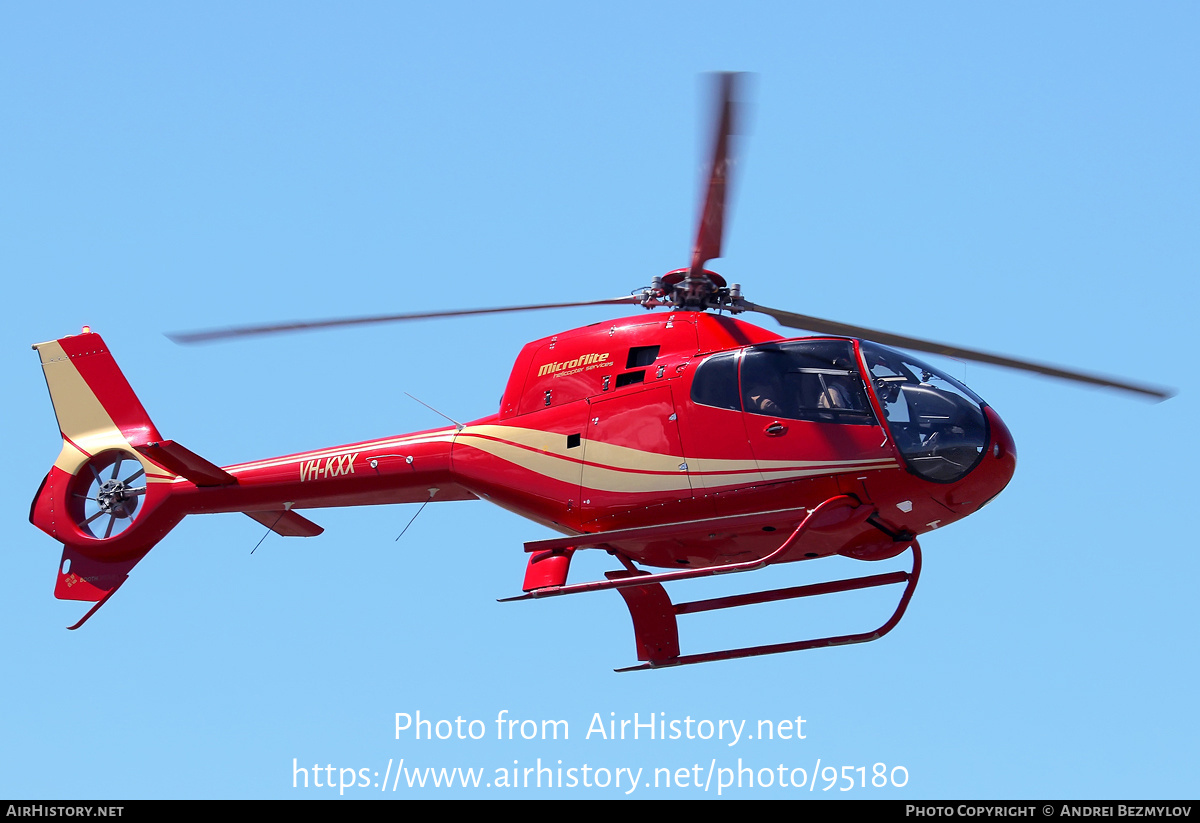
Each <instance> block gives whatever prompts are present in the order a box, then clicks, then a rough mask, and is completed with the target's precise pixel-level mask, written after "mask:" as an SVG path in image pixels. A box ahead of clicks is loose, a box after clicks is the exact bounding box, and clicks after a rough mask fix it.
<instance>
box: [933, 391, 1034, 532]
mask: <svg viewBox="0 0 1200 823" xmlns="http://www.w3.org/2000/svg"><path fill="white" fill-rule="evenodd" d="M983 413H984V414H985V415H986V416H987V423H988V442H987V445H986V446H985V447H984V449H985V450H984V454H983V458H982V459H981V460H980V461H979V463H978V464H977V465H976V466H975V468H974V469H972V470H971V472H970V473H969V474H967V476H966V477H964V478H963V479H962V480H961V481H959V482H958V483H955V484H954V485H953V487H951V488H950V489H949V490H947V493H946V497H945V503H946V504H947V505H949V506H950V507H951V508H952V509H955V510H958V511H962V512H964V513H967V512H971V511H976V510H978V509H981V508H983V507H984V506H985V505H986V504H987V503H989V502H991V500H992V498H993V497H995V496H996V495H998V494H999V493H1000V492H1002V491H1003V490H1004V487H1005V486H1007V485H1008V481H1010V480H1012V476H1013V472H1015V471H1016V468H1017V446H1016V443H1015V442H1014V441H1013V436H1012V432H1010V431H1009V430H1008V426H1006V425H1004V421H1003V420H1001V419H1000V415H998V414H996V412H995V411H994V410H993V409H992V407H991V406H984V407H983Z"/></svg>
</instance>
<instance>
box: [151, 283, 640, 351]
mask: <svg viewBox="0 0 1200 823" xmlns="http://www.w3.org/2000/svg"><path fill="white" fill-rule="evenodd" d="M640 301H641V297H640V296H635V295H627V296H625V297H614V298H612V299H609V300H583V301H577V302H574V303H541V304H536V305H531V306H503V307H499V308H492V309H456V310H453V311H425V312H414V313H412V314H380V315H374V316H371V317H342V318H337V319H332V320H308V321H303V322H298V323H273V324H267V325H261V326H230V327H228V328H224V329H209V330H207V331H191V332H175V333H168V334H167V337H168V338H170V339H171V340H173V341H175V342H176V343H181V344H189V343H211V342H213V341H216V340H231V339H233V338H235V337H258V336H262V335H267V334H282V333H284V332H293V331H309V330H312V329H332V328H339V327H342V326H368V325H372V324H375V323H399V322H402V321H405V320H432V319H434V318H438V317H469V316H471V315H476V314H503V313H505V312H518V311H539V310H541V309H569V308H575V307H579V306H617V305H627V304H636V303H639V302H640Z"/></svg>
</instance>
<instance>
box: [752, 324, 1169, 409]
mask: <svg viewBox="0 0 1200 823" xmlns="http://www.w3.org/2000/svg"><path fill="white" fill-rule="evenodd" d="M742 305H743V306H745V308H746V309H747V310H748V311H754V312H759V313H760V314H766V315H769V316H770V317H774V318H775V319H776V320H777V321H779V324H780V325H782V326H787V327H788V328H792V329H804V330H806V331H813V332H817V333H818V334H834V335H837V336H839V337H864V338H866V339H867V340H873V341H875V342H876V343H883V344H884V345H887V346H898V347H899V348H902V349H913V350H915V351H923V352H930V353H931V354H942V355H946V356H947V357H956V358H960V359H962V360H974V361H976V362H978V363H989V364H991V365H993V366H1004V367H1005V368H1008V369H1018V370H1020V371H1029V372H1035V373H1037V374H1043V375H1046V376H1047V377H1056V378H1058V379H1060V380H1072V381H1075V382H1077V383H1088V384H1091V385H1093V386H1104V387H1106V388H1110V389H1120V390H1121V391H1127V392H1134V393H1135V394H1141V395H1145V396H1147V397H1153V398H1154V399H1155V400H1160V401H1161V400H1166V399H1167V398H1169V397H1172V396H1174V394H1175V392H1174V391H1171V390H1169V389H1162V388H1157V387H1155V386H1146V385H1141V384H1138V383H1129V382H1126V381H1123V380H1116V379H1113V378H1111V377H1104V376H1101V375H1098V374H1087V373H1086V372H1077V371H1070V370H1068V369H1061V368H1058V367H1057V366H1051V365H1047V364H1045V363H1035V362H1031V361H1029V360H1017V359H1016V358H1012V357H1004V356H1003V355H999V354H991V353H990V352H984V351H976V350H974V349H965V348H962V347H961V346H951V345H949V344H946V343H935V342H933V341H932V340H922V339H920V338H917V337H906V336H904V335H901V334H893V333H891V332H886V331H880V330H879V329H868V328H866V327H865V326H851V325H850V324H848V323H838V322H835V321H833V320H823V319H821V318H820V317H810V316H808V315H806V314H796V313H794V312H790V311H783V310H782V309H772V308H770V307H768V306H759V305H756V304H754V303H751V302H749V301H744V302H743V303H742Z"/></svg>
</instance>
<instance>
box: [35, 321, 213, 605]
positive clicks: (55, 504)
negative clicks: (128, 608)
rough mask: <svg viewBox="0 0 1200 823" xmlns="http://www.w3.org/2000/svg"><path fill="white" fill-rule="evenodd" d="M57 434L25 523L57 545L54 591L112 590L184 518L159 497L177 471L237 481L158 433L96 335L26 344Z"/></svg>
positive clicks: (85, 595)
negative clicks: (58, 444)
mask: <svg viewBox="0 0 1200 823" xmlns="http://www.w3.org/2000/svg"><path fill="white" fill-rule="evenodd" d="M33 348H34V349H36V350H37V352H38V355H39V356H40V357H41V361H42V370H43V371H44V373H45V375H46V386H47V388H49V390H50V400H51V402H52V403H53V404H54V413H55V415H56V416H57V417H58V427H59V430H60V431H61V432H62V451H60V452H59V455H58V459H57V460H55V461H54V465H53V467H51V469H50V473H49V474H48V475H46V479H45V480H43V481H42V485H41V487H40V488H39V489H38V493H37V495H36V496H35V497H34V500H33V505H32V506H31V508H30V512H29V520H30V522H31V523H33V525H35V526H37V527H38V528H39V529H41V530H42V531H44V532H46V533H47V534H49V535H50V536H51V537H54V538H55V539H57V540H60V541H62V543H63V555H62V561H61V563H60V565H59V570H58V582H57V585H56V586H55V589H54V594H55V596H56V597H58V598H60V599H67V600H85V601H92V602H95V603H96V606H94V607H93V608H92V610H91V611H89V612H88V613H87V614H86V615H85V616H84V618H83V620H80V621H79V622H78V623H77V624H75V626H72V627H71V628H78V627H79V626H80V625H82V624H83V622H84V621H85V620H87V618H88V617H90V616H91V615H92V614H93V613H95V611H96V609H98V608H100V606H101V605H103V603H104V602H105V601H106V600H107V599H108V598H109V597H111V596H112V594H113V593H114V592H115V591H116V590H117V588H119V587H120V585H121V584H122V583H124V582H125V580H126V579H127V577H128V574H129V572H130V570H131V569H132V568H133V567H134V566H135V565H137V563H138V561H140V560H141V559H142V558H143V557H145V555H146V554H147V552H149V551H150V549H152V548H153V547H154V545H155V544H156V543H157V542H158V541H159V540H160V539H162V537H163V536H164V535H165V534H166V533H167V532H168V531H170V530H171V529H172V528H173V527H174V526H175V525H176V524H177V523H178V522H179V521H180V520H181V519H182V518H183V514H182V512H180V511H178V510H173V509H175V508H176V507H173V506H170V505H163V504H164V503H166V502H167V500H168V497H169V495H170V486H171V484H172V483H173V482H174V481H175V480H176V478H178V477H179V476H181V475H182V476H184V477H189V478H190V475H191V474H192V473H193V472H195V473H197V474H201V475H203V476H204V477H205V479H206V480H207V482H205V483H203V485H223V484H224V483H227V482H228V483H233V482H236V480H234V478H233V477H231V476H230V475H228V474H227V473H225V472H224V471H223V470H221V469H220V468H218V467H216V466H213V465H212V464H211V463H208V462H207V461H205V460H203V458H200V457H198V456H196V455H194V454H192V453H191V452H189V451H188V450H187V449H184V448H183V447H181V446H178V444H175V443H172V442H170V441H165V442H164V441H162V438H161V437H160V435H159V433H158V429H156V428H155V426H154V423H153V422H152V421H151V420H150V416H149V415H148V414H147V413H146V410H145V408H143V407H142V404H141V401H140V400H138V398H137V395H136V394H134V392H133V389H132V388H131V387H130V385H129V382H128V381H127V380H126V379H125V375H123V374H122V373H121V369H120V368H119V367H118V366H117V363H116V361H115V360H114V359H113V356H112V354H111V353H110V352H109V350H108V347H107V346H106V345H105V344H104V341H103V340H102V339H101V337H100V335H98V334H92V333H91V332H90V331H89V330H88V329H87V328H86V327H85V329H84V333H83V334H79V335H74V336H70V337H63V338H60V339H58V340H53V341H50V342H47V343H38V344H36V345H34V347H33Z"/></svg>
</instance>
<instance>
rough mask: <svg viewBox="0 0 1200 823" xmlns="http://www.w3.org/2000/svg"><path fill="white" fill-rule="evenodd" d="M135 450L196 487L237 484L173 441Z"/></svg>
mask: <svg viewBox="0 0 1200 823" xmlns="http://www.w3.org/2000/svg"><path fill="white" fill-rule="evenodd" d="M137 450H138V451H140V452H141V453H142V454H144V455H146V456H147V457H149V458H150V459H151V460H153V461H154V462H155V463H157V464H158V465H160V466H162V467H163V468H164V469H169V470H170V471H173V472H175V474H178V475H180V476H182V477H186V478H187V479H188V480H191V481H192V482H193V483H195V484H196V485H197V486H229V485H232V484H234V483H236V482H237V478H236V477H234V476H233V475H232V474H230V473H229V472H227V471H225V470H224V469H222V468H221V467H220V466H218V465H216V464H215V463H210V462H208V461H207V460H205V459H204V458H203V457H201V456H200V455H198V454H196V453H195V452H193V451H192V450H190V449H187V448H185V447H183V446H181V445H179V444H178V443H176V442H175V441H174V440H160V441H158V442H156V443H149V444H147V445H145V446H138V447H137Z"/></svg>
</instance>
